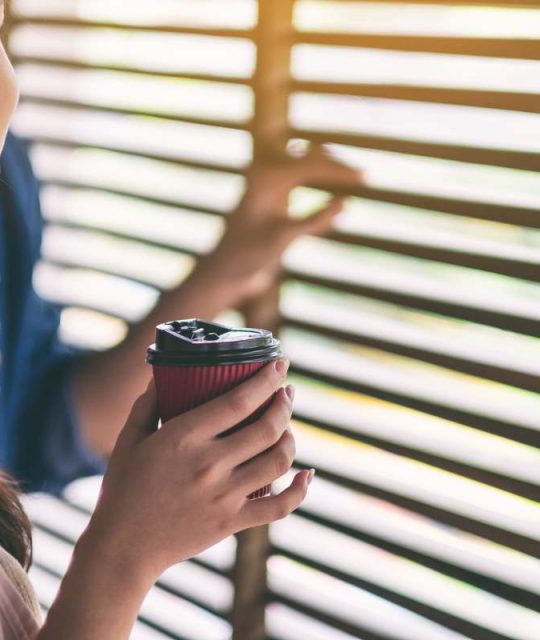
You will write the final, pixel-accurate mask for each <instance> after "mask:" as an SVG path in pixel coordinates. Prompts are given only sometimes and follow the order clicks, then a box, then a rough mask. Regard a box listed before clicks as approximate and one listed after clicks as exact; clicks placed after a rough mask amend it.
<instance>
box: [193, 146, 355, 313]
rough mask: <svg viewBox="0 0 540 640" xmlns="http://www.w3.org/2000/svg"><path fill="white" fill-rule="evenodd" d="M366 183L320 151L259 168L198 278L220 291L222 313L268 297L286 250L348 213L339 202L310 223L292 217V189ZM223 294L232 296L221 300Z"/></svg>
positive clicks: (309, 219) (254, 170)
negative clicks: (316, 185)
mask: <svg viewBox="0 0 540 640" xmlns="http://www.w3.org/2000/svg"><path fill="white" fill-rule="evenodd" d="M361 180H362V175H361V173H359V172H358V171H356V170H354V169H351V168H350V167H347V166H346V165H344V164H342V163H341V162H339V161H338V160H336V159H334V158H333V157H332V156H331V155H329V154H328V153H326V152H325V150H324V149H322V148H321V147H317V146H315V147H313V148H312V149H311V150H310V152H309V153H308V154H307V155H305V156H303V157H298V158H295V157H291V158H288V159H286V160H283V161H281V162H279V163H273V164H259V165H254V166H253V167H252V168H251V170H250V171H249V172H248V175H247V189H246V193H245V195H244V197H243V199H242V201H241V203H240V204H239V206H238V207H237V209H236V210H235V211H234V212H233V213H232V214H231V215H230V216H228V219H227V228H226V231H225V234H224V235H223V237H222V239H221V241H220V243H219V244H218V246H217V247H216V249H215V250H214V251H213V252H212V253H211V254H209V255H208V256H206V257H205V258H203V259H202V260H201V261H200V263H199V265H198V267H197V269H196V270H195V272H194V274H193V278H194V279H195V280H196V281H197V283H199V285H198V286H199V287H200V288H202V289H203V290H205V291H208V290H210V289H211V288H212V287H213V288H214V289H215V290H216V292H217V294H218V296H217V297H218V299H219V300H220V306H221V307H222V308H229V307H234V306H237V305H238V304H241V303H242V302H244V301H246V300H249V299H251V298H254V297H256V296H257V295H260V294H261V293H264V292H265V291H266V290H267V288H268V287H269V286H270V285H271V284H272V283H273V282H275V280H276V274H277V272H278V271H279V269H280V264H281V257H282V255H283V252H284V251H285V250H286V249H287V247H288V246H289V245H290V244H291V243H292V242H293V241H294V240H296V239H297V238H299V237H300V236H302V235H321V234H324V233H326V232H327V231H329V230H330V229H331V227H332V223H333V221H334V218H335V217H336V215H337V214H339V213H340V212H341V210H342V209H343V204H344V199H343V198H342V197H334V198H332V200H331V201H330V202H329V204H328V205H327V206H326V207H324V208H323V209H322V210H321V211H319V212H317V213H315V214H313V215H311V216H309V217H307V218H302V219H298V218H292V217H291V216H290V215H289V211H288V201H289V196H290V194H291V192H292V190H293V189H295V188H296V187H298V186H300V185H308V184H317V183H324V184H332V185H337V186H340V187H346V188H353V187H355V186H358V185H359V184H360V183H361ZM200 283H205V284H200ZM224 292H225V294H227V296H228V297H227V299H224V300H221V298H222V297H223V295H224Z"/></svg>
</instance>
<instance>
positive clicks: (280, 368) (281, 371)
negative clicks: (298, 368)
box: [274, 360, 289, 378]
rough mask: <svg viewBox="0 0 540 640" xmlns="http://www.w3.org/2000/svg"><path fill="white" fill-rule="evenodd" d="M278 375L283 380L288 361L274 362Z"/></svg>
mask: <svg viewBox="0 0 540 640" xmlns="http://www.w3.org/2000/svg"><path fill="white" fill-rule="evenodd" d="M274 366H275V368H276V371H277V372H278V374H279V375H280V376H281V377H282V378H283V377H284V376H285V374H286V373H287V371H288V369H289V361H288V360H276V364H275V365H274Z"/></svg>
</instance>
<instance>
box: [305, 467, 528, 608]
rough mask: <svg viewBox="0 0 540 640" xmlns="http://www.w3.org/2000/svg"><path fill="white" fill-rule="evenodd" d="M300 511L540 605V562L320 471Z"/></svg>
mask: <svg viewBox="0 0 540 640" xmlns="http://www.w3.org/2000/svg"><path fill="white" fill-rule="evenodd" d="M297 514H298V515H299V516H301V517H303V518H307V519H308V520H311V521H313V522H316V523H319V524H321V525H322V526H325V527H328V528H330V529H332V530H337V531H341V532H342V533H344V534H345V535H347V536H349V537H351V538H354V539H358V540H361V541H363V542H367V543H369V544H372V545H375V546H378V547H380V548H382V549H384V550H386V551H389V552H391V553H394V554H397V555H398V556H400V557H403V558H406V559H408V560H412V561H413V562H416V563H419V564H421V565H423V566H426V567H429V568H431V569H434V570H436V571H438V572H439V573H442V574H444V575H447V576H450V577H453V578H456V579H458V580H461V581H465V582H470V583H471V584H474V585H476V586H478V587H479V588H480V589H482V590H485V591H489V592H491V593H493V594H495V595H498V596H502V597H505V598H507V599H508V600H510V601H512V602H515V603H517V604H520V605H523V606H527V607H530V608H532V609H534V610H535V611H540V606H539V605H540V589H539V588H538V573H539V571H540V562H539V561H538V560H536V559H535V558H532V557H530V556H527V555H524V554H520V553H516V552H515V551H513V550H512V549H509V548H507V547H504V546H502V545H499V544H496V543H492V542H489V541H487V540H485V539H482V538H479V537H476V536H474V535H471V534H468V533H465V532H463V531H460V530H459V529H457V528H454V527H451V526H448V525H446V526H445V527H441V525H440V523H439V522H438V521H436V520H432V519H430V518H427V517H424V516H420V515H419V514H417V513H413V512H411V511H407V510H406V509H403V508H399V507H397V506H395V505H389V504H388V503H387V502H384V501H382V500H377V499H375V498H372V497H369V496H366V495H362V494H360V493H357V492H355V491H353V490H350V489H346V488H343V487H339V486H337V485H336V484H333V483H330V482H328V481H326V480H323V479H322V478H320V477H318V478H317V479H316V480H315V482H314V484H313V488H312V489H311V490H310V493H309V495H308V497H307V500H306V501H305V502H304V504H303V505H302V508H301V509H300V510H299V511H298V512H297Z"/></svg>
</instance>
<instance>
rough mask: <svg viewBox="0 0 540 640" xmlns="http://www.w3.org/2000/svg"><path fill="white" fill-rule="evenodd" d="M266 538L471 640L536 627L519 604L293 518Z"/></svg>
mask: <svg viewBox="0 0 540 640" xmlns="http://www.w3.org/2000/svg"><path fill="white" fill-rule="evenodd" d="M272 537H273V541H274V544H275V545H276V551H277V552H278V553H280V554H281V555H284V556H286V557H290V558H291V559H293V560H296V561H298V562H301V563H302V564H306V565H307V566H309V567H312V568H314V569H316V570H320V571H322V572H324V573H326V574H329V575H331V576H334V577H336V578H337V579H339V580H343V581H344V582H347V583H349V584H352V585H354V586H357V587H360V588H364V589H367V590H369V591H372V592H373V593H375V594H376V595H380V596H382V597H385V598H388V599H389V600H390V601H393V602H395V603H396V604H398V605H400V606H405V607H406V608H408V609H411V610H412V611H415V612H417V613H420V614H421V615H425V616H426V617H427V618H428V619H431V620H433V621H434V622H438V623H440V624H442V625H444V626H447V627H449V628H451V629H454V630H455V631H458V632H461V633H466V634H467V635H468V636H469V635H470V636H471V637H473V638H479V639H483V640H484V639H485V640H487V639H488V638H489V639H490V640H491V638H493V637H494V636H493V635H491V634H495V635H497V634H500V637H501V638H504V639H505V640H506V639H507V638H512V640H517V639H520V640H533V639H534V638H535V635H534V634H535V631H534V629H535V628H536V626H537V625H538V624H540V620H539V618H540V614H538V613H533V612H530V611H528V610H527V609H525V608H524V607H522V606H520V605H516V604H514V603H508V602H505V601H504V600H503V599H502V598H499V597H497V596H494V595H492V594H489V593H487V592H485V591H483V590H481V589H478V588H475V587H472V586H471V585H467V584H465V583H459V582H458V581H456V580H450V579H448V578H446V577H444V576H441V575H440V574H438V573H437V572H434V571H432V570H430V569H426V568H424V567H421V566H419V565H416V564H414V563H411V562H409V561H405V560H402V559H400V558H398V557H396V556H394V555H393V554H389V553H387V552H382V551H380V550H377V549H376V548H375V547H373V546H371V545H366V544H364V543H361V542H359V541H355V540H352V539H350V538H349V537H347V536H345V535H343V534H341V533H337V532H333V531H331V530H329V529H327V528H325V527H321V526H320V525H316V524H314V523H307V522H305V521H302V520H300V519H298V518H296V517H291V518H289V519H288V521H287V522H285V523H283V524H279V525H277V526H275V527H274V528H273V534H272ZM464 592H467V594H468V595H467V598H464V597H463V593H464Z"/></svg>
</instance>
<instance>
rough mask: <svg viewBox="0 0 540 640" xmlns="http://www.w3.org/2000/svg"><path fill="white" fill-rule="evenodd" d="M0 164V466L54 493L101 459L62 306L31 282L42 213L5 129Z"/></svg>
mask: <svg viewBox="0 0 540 640" xmlns="http://www.w3.org/2000/svg"><path fill="white" fill-rule="evenodd" d="M0 163H1V169H2V183H1V184H0V214H1V216H2V218H1V219H2V221H3V222H4V226H3V229H2V230H3V232H4V233H5V240H6V242H5V247H6V250H7V253H6V257H5V265H4V266H5V271H6V276H7V277H3V278H2V279H0V305H1V307H2V308H3V309H5V323H4V324H5V326H3V327H2V331H0V354H2V356H3V357H2V360H0V363H1V364H2V366H1V373H2V380H3V385H2V389H1V391H2V395H1V402H0V466H1V467H2V468H4V469H6V470H7V471H9V472H11V473H12V474H13V475H14V476H15V477H16V478H17V479H18V480H19V481H21V483H22V484H23V487H24V488H25V489H28V490H40V491H49V492H55V493H57V492H59V491H61V489H62V488H63V487H64V486H65V485H66V484H68V483H69V482H71V481H72V480H75V479H76V478H80V477H81V476H88V475H93V474H97V473H101V472H102V471H103V469H104V461H103V460H100V459H98V458H96V457H95V456H94V455H92V453H91V452H90V451H89V450H88V448H87V447H86V446H85V444H84V442H83V440H82V437H81V429H80V424H79V421H78V417H77V412H76V410H75V406H74V399H73V394H72V391H71V382H70V381H71V378H72V372H73V367H74V365H75V364H76V363H77V361H79V360H80V359H81V358H84V357H85V354H84V353H82V352H78V351H74V350H73V349H70V348H68V347H67V346H66V345H64V344H62V342H61V341H60V339H59V337H58V328H59V322H60V308H59V307H57V306H56V305H54V304H51V303H50V302H47V301H45V300H43V299H42V298H40V296H39V295H38V293H37V292H36V291H35V289H34V287H33V282H32V273H33V269H34V266H35V265H36V263H37V262H38V261H39V260H40V258H41V248H40V245H41V234H42V229H43V218H42V215H41V208H40V201H39V185H38V182H37V180H36V178H35V176H34V174H33V171H32V167H31V165H30V160H29V158H28V154H27V150H26V147H25V144H24V143H23V142H22V141H20V140H19V139H17V138H15V137H14V136H12V135H11V134H10V135H8V138H7V141H6V145H5V148H4V152H3V154H2V157H1V158H0Z"/></svg>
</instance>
